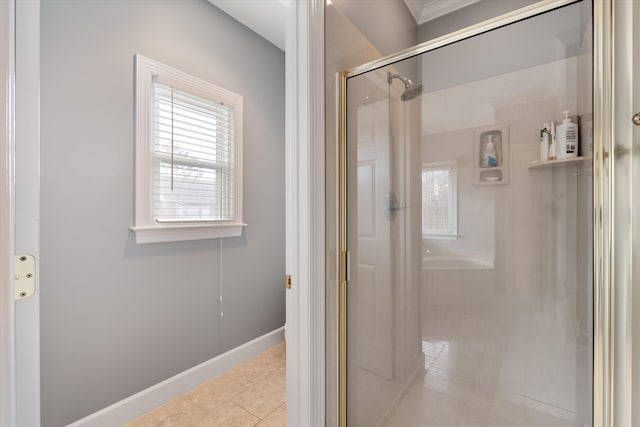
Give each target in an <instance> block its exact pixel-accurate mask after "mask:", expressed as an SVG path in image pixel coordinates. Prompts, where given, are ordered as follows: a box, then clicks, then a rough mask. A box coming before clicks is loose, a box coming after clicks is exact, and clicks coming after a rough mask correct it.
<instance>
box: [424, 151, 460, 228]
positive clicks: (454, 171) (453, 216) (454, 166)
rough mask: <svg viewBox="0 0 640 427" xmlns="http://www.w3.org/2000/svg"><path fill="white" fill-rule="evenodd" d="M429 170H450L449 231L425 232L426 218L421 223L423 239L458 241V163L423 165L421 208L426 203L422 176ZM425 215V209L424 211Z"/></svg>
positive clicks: (443, 162) (452, 161)
mask: <svg viewBox="0 0 640 427" xmlns="http://www.w3.org/2000/svg"><path fill="white" fill-rule="evenodd" d="M427 170H448V171H449V181H450V182H449V187H450V189H449V196H450V197H449V203H450V205H449V231H446V232H433V231H432V232H425V230H424V218H422V221H421V222H420V228H421V230H422V238H423V239H449V240H453V239H457V238H458V162H457V161H456V160H448V161H442V162H429V163H423V164H422V170H421V174H420V201H421V205H420V206H421V207H422V204H423V203H424V200H423V199H424V188H422V174H424V172H425V171H427ZM422 215H424V209H423V211H422Z"/></svg>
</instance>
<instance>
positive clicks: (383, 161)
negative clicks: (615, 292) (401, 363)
mask: <svg viewBox="0 0 640 427" xmlns="http://www.w3.org/2000/svg"><path fill="white" fill-rule="evenodd" d="M357 117H358V118H357V131H358V137H357V138H358V139H357V141H358V159H357V164H358V169H357V170H358V172H357V194H358V196H357V203H358V204H357V212H358V213H357V236H358V237H357V264H356V268H357V271H356V277H357V280H356V281H353V282H352V283H353V284H352V285H351V286H353V287H355V288H356V289H355V292H356V293H357V298H356V316H357V320H356V325H357V329H356V331H355V332H356V334H357V337H356V339H357V349H356V351H357V363H358V367H360V368H364V369H367V370H369V371H371V372H373V373H375V374H377V375H380V376H382V377H384V378H388V379H391V378H392V377H393V333H392V332H393V331H392V327H393V317H392V314H393V313H392V307H393V292H392V271H391V270H392V265H391V262H390V261H391V222H392V220H393V215H394V214H393V212H392V211H391V209H390V207H391V206H390V204H391V201H392V196H391V195H392V191H391V171H390V167H389V165H390V155H389V153H390V150H389V148H390V147H389V102H388V101H387V100H382V101H377V102H375V103H372V104H368V105H364V106H361V107H359V108H358V115H357Z"/></svg>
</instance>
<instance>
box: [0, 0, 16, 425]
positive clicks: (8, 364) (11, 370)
mask: <svg viewBox="0 0 640 427" xmlns="http://www.w3.org/2000/svg"><path fill="white" fill-rule="evenodd" d="M14 28H15V0H8V1H2V2H0V121H1V124H0V426H1V427H13V426H15V424H16V366H15V356H16V352H15V323H14V310H15V300H14V292H13V256H14V253H15V247H14V244H15V235H14V230H15V210H14V209H15V198H14V183H15V171H14V153H15V135H14V113H15V104H14V88H15V75H14V70H15V39H14Z"/></svg>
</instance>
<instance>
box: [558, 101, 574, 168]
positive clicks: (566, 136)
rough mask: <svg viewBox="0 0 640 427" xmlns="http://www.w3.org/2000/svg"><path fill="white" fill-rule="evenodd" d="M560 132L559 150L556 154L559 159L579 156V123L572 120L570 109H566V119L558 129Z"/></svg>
mask: <svg viewBox="0 0 640 427" xmlns="http://www.w3.org/2000/svg"><path fill="white" fill-rule="evenodd" d="M556 132H557V134H558V138H557V139H558V147H557V150H558V152H557V153H556V155H557V156H558V158H559V159H567V158H570V157H577V156H578V125H577V124H575V123H572V122H571V119H570V118H569V111H564V120H562V124H561V125H558V128H557V129H556Z"/></svg>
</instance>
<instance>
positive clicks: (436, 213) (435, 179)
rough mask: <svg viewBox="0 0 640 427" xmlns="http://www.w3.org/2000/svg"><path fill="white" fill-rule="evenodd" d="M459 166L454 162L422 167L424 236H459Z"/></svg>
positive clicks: (429, 164) (430, 164)
mask: <svg viewBox="0 0 640 427" xmlns="http://www.w3.org/2000/svg"><path fill="white" fill-rule="evenodd" d="M456 181H457V167H456V163H455V162H438V163H428V164H425V165H423V167H422V234H423V235H424V236H427V237H429V236H451V237H455V236H457V234H458V219H457V218H458V213H457V182H456Z"/></svg>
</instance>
